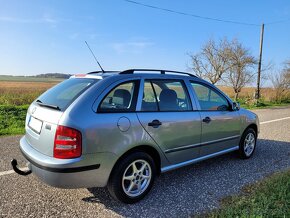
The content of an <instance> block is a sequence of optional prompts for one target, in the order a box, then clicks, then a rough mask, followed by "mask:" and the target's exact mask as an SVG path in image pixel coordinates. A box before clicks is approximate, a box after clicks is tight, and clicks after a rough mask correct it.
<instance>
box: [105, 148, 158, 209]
mask: <svg viewBox="0 0 290 218" xmlns="http://www.w3.org/2000/svg"><path fill="white" fill-rule="evenodd" d="M155 175H156V167H155V164H154V161H153V159H152V157H151V156H150V155H148V154H147V153H144V152H134V153H131V154H129V155H128V156H126V157H125V158H124V159H121V161H119V162H117V164H116V166H115V167H114V169H113V171H112V173H111V176H110V179H109V182H108V190H109V192H110V194H111V195H112V196H113V197H114V198H115V199H117V200H119V201H122V202H124V203H129V204H131V203H135V202H137V201H140V200H141V199H142V198H144V197H145V195H146V194H147V193H148V192H149V191H150V189H151V188H152V185H153V182H154V179H155Z"/></svg>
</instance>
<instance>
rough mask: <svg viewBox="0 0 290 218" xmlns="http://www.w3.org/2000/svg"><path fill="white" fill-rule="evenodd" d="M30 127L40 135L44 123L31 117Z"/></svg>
mask: <svg viewBox="0 0 290 218" xmlns="http://www.w3.org/2000/svg"><path fill="white" fill-rule="evenodd" d="M28 126H29V128H30V129H32V130H33V131H35V132H37V133H40V131H41V127H42V121H40V120H38V119H35V118H34V117H30V119H29V122H28Z"/></svg>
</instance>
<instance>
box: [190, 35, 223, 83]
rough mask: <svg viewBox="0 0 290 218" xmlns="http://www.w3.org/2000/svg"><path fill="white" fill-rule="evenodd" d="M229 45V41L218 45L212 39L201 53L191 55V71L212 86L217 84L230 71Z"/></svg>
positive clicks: (221, 41)
mask: <svg viewBox="0 0 290 218" xmlns="http://www.w3.org/2000/svg"><path fill="white" fill-rule="evenodd" d="M228 44H229V43H228V41H227V39H223V40H220V41H219V42H218V43H216V42H215V41H214V40H213V39H210V40H209V41H208V42H206V43H205V44H204V45H203V46H202V48H201V52H199V53H196V54H190V55H189V56H190V57H191V66H190V68H191V70H193V72H194V73H195V74H197V76H199V77H201V78H203V79H207V80H209V81H210V82H211V83H212V84H215V83H217V82H218V81H219V80H220V79H221V78H222V75H223V74H224V73H225V72H227V70H228V69H229V65H228V58H227V53H228Z"/></svg>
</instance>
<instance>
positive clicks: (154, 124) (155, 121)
mask: <svg viewBox="0 0 290 218" xmlns="http://www.w3.org/2000/svg"><path fill="white" fill-rule="evenodd" d="M160 125H162V123H161V122H160V121H159V120H153V121H152V122H150V123H148V126H152V127H153V128H157V127H159V126H160Z"/></svg>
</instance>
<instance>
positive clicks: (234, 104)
mask: <svg viewBox="0 0 290 218" xmlns="http://www.w3.org/2000/svg"><path fill="white" fill-rule="evenodd" d="M240 108H241V106H240V103H239V102H233V104H232V109H233V111H238V110H240Z"/></svg>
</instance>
